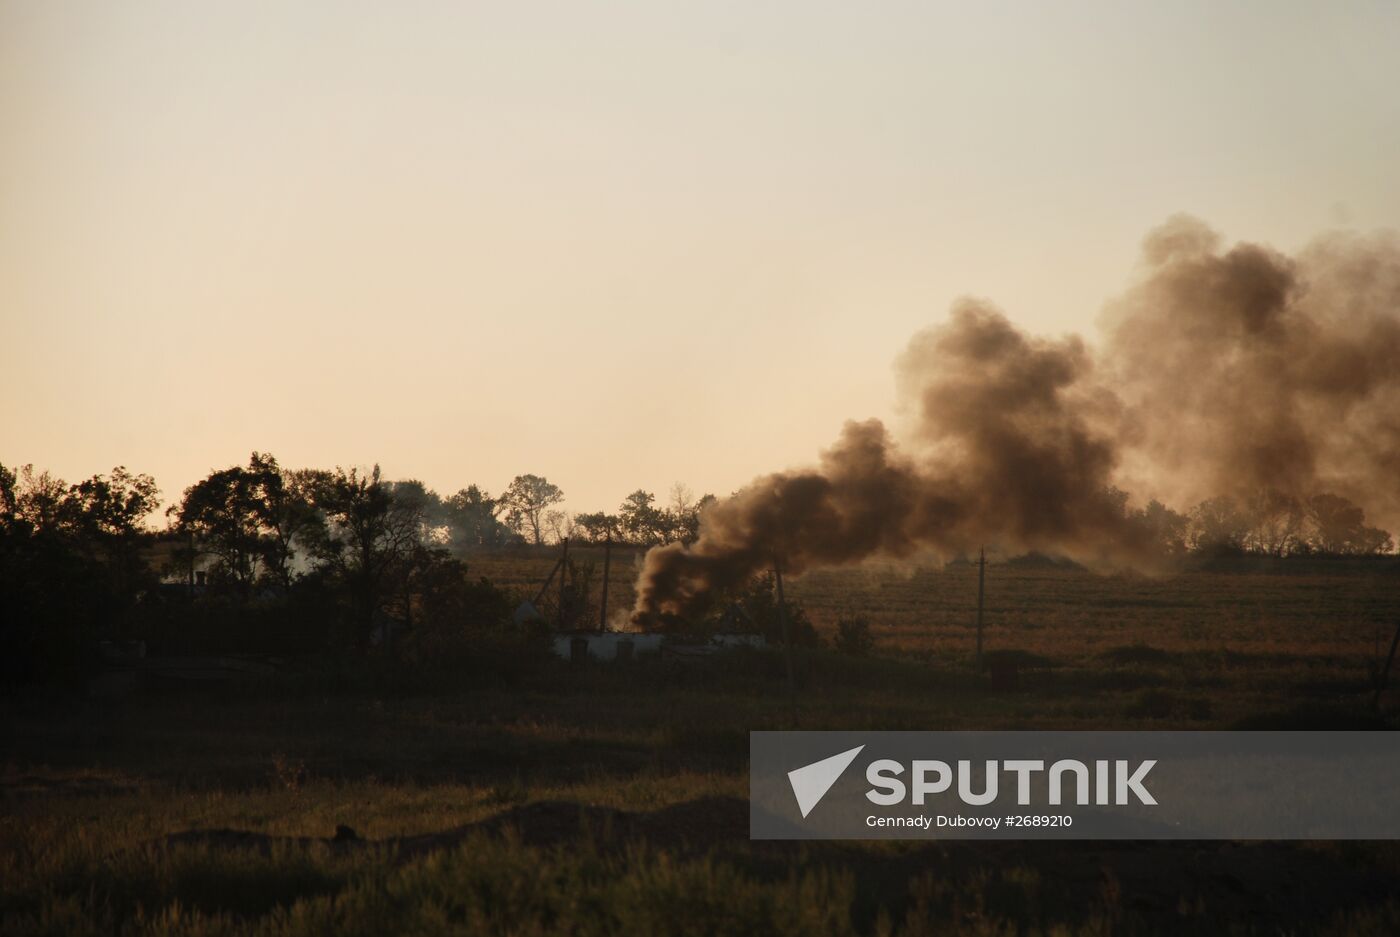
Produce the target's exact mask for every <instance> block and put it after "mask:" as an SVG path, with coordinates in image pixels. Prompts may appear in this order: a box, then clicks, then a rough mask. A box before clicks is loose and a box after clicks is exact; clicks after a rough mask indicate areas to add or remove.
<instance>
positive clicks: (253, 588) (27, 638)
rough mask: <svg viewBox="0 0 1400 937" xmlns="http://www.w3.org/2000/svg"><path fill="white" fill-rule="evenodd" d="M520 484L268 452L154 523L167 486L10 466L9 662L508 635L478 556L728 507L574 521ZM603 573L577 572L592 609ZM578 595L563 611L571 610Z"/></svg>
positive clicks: (648, 507) (606, 534)
mask: <svg viewBox="0 0 1400 937" xmlns="http://www.w3.org/2000/svg"><path fill="white" fill-rule="evenodd" d="M563 497H564V495H563V491H562V490H560V489H559V487H558V486H556V485H554V484H552V483H551V482H549V481H548V479H546V478H544V477H542V476H538V475H531V474H524V475H519V476H517V477H516V478H515V479H513V480H512V481H511V483H510V485H509V486H507V487H506V489H505V490H503V491H502V492H501V493H500V494H499V495H496V496H492V495H491V494H490V493H489V492H487V491H485V490H484V489H482V488H480V487H479V486H477V485H470V486H468V487H466V488H463V489H461V490H459V491H457V492H456V493H455V494H453V495H450V496H447V497H442V496H440V495H438V494H437V493H436V492H434V491H433V490H431V489H430V488H428V487H427V486H426V485H424V484H423V483H422V482H420V481H416V480H406V481H390V480H387V479H385V478H383V477H382V475H381V472H380V470H379V467H378V466H374V467H372V468H370V469H368V470H364V469H358V468H349V469H345V468H340V467H337V468H334V469H287V468H284V467H283V466H281V465H280V464H279V462H278V461H277V459H276V458H275V457H273V456H272V455H270V454H267V453H261V452H254V453H252V454H251V455H250V457H249V459H248V461H247V463H246V464H243V465H233V466H229V467H227V468H223V469H218V470H214V471H211V472H210V473H209V474H208V475H207V476H206V477H204V478H202V479H200V480H199V481H198V482H196V483H195V484H193V485H191V486H190V487H188V488H186V489H185V490H184V492H183V494H182V495H181V496H180V498H179V499H178V500H176V501H175V502H174V503H173V504H171V505H170V506H169V508H168V509H167V510H166V512H165V523H164V524H163V525H160V524H159V523H153V518H154V517H155V516H156V514H157V511H158V509H159V507H160V504H161V493H160V490H159V488H158V487H157V485H156V482H155V479H153V478H152V477H151V476H150V475H146V474H141V473H135V472H131V471H129V470H127V469H126V468H124V467H118V468H116V469H113V470H112V472H110V473H109V474H106V475H94V476H93V477H91V478H89V479H86V480H84V481H81V482H78V483H76V484H69V483H67V482H65V481H63V480H62V479H59V478H56V477H55V476H53V475H51V474H50V473H48V472H46V471H39V470H36V469H35V468H34V466H32V465H25V466H22V467H20V468H18V469H11V468H7V467H5V466H3V465H0V620H3V622H4V624H3V626H0V655H3V657H4V663H3V665H0V666H3V667H4V669H5V670H6V671H8V672H9V673H10V674H11V676H15V677H23V676H24V675H25V674H28V675H29V676H31V677H33V676H36V675H39V674H40V673H41V672H42V673H44V674H50V675H51V674H52V673H54V672H59V671H75V670H76V669H79V665H80V663H81V661H80V658H81V657H82V655H83V653H85V652H84V649H90V648H91V647H92V646H93V645H95V644H96V643H97V642H99V641H102V640H108V641H122V640H156V641H157V642H158V643H161V642H163V643H165V644H167V645H169V646H176V645H178V646H179V647H181V648H184V649H187V650H201V651H202V650H211V649H223V650H239V649H243V650H248V649H252V648H263V649H265V648H268V647H276V648H281V649H285V650H316V649H324V648H326V647H338V648H341V649H351V648H356V647H359V648H364V647H367V646H369V645H370V644H372V643H374V642H376V641H381V642H384V641H388V640H390V639H391V637H392V635H393V634H395V633H397V632H398V631H400V630H403V631H411V630H414V629H418V630H420V631H429V632H430V631H432V630H433V629H434V628H438V629H443V630H454V629H455V630H457V631H460V630H461V628H462V627H464V626H465V627H467V628H472V627H486V626H489V625H495V624H499V623H501V622H502V621H504V620H506V619H507V618H508V616H509V614H510V611H511V608H512V604H513V602H514V601H515V599H514V598H511V597H508V596H506V595H505V594H504V593H502V592H501V591H500V590H499V589H497V588H496V587H495V586H493V585H492V584H491V583H490V582H488V581H486V580H484V579H481V578H476V579H473V578H472V577H470V576H469V575H468V573H467V565H466V562H465V558H466V557H469V556H470V554H471V553H472V552H474V551H479V550H484V549H493V548H502V547H509V546H512V545H517V544H544V543H548V542H551V541H557V540H559V539H562V538H564V537H575V538H578V539H582V540H596V541H603V540H606V539H608V538H611V539H612V540H613V542H616V543H624V544H625V543H633V544H641V545H646V544H652V543H659V542H664V541H666V540H669V539H687V540H690V539H694V537H695V536H697V535H698V530H699V513H700V511H701V510H702V509H703V507H704V505H705V504H707V503H708V501H710V500H712V499H710V498H708V497H707V498H704V499H699V500H698V501H697V500H695V499H692V498H691V497H690V496H689V493H688V491H687V490H686V489H684V487H683V486H677V487H676V489H675V490H674V491H673V493H672V501H671V504H670V505H668V506H666V507H664V508H663V507H659V506H657V504H656V499H655V497H654V496H653V495H651V494H650V493H648V492H645V491H637V492H634V493H633V494H631V495H629V496H628V497H627V499H625V500H624V501H623V503H622V505H621V506H620V507H619V509H618V511H617V512H615V513H599V514H596V515H593V514H582V515H567V514H564V513H563V512H562V511H559V510H558V509H557V506H558V505H559V504H561V503H562V501H563ZM586 573H587V570H580V569H578V568H576V567H570V569H569V570H566V572H565V574H564V575H565V578H566V580H567V582H566V589H565V592H564V595H565V596H569V595H572V592H571V591H570V590H573V592H579V593H580V595H579V596H577V597H576V598H577V599H578V601H577V602H576V603H574V604H576V605H579V606H582V605H583V604H585V603H584V601H583V596H582V592H583V590H586V589H587V588H588V582H587V579H588V577H587V575H586ZM561 601H562V600H561Z"/></svg>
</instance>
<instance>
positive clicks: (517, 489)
mask: <svg viewBox="0 0 1400 937" xmlns="http://www.w3.org/2000/svg"><path fill="white" fill-rule="evenodd" d="M563 500H564V492H563V491H561V490H560V489H559V486H558V485H552V484H550V483H549V481H548V480H547V479H545V478H543V477H541V476H539V475H517V476H515V478H514V480H512V481H511V483H510V486H509V487H508V488H506V490H505V492H504V493H502V495H501V502H502V503H503V504H505V506H506V523H508V524H510V526H511V527H512V528H513V529H514V530H515V531H516V532H517V533H519V534H520V535H521V536H522V537H523V536H526V535H527V534H528V535H529V537H530V538H531V540H532V542H533V543H535V544H536V545H538V544H541V543H544V513H545V511H546V510H548V509H549V508H551V507H553V506H554V505H556V504H558V503H559V502H561V501H563Z"/></svg>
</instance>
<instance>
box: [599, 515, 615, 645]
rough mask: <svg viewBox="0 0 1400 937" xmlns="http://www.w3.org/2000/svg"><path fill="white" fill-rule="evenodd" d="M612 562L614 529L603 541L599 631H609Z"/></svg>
mask: <svg viewBox="0 0 1400 937" xmlns="http://www.w3.org/2000/svg"><path fill="white" fill-rule="evenodd" d="M611 560H612V527H609V528H608V535H607V539H605V540H604V541H603V605H602V608H600V609H599V610H598V630H599V631H607V630H608V564H609V562H610V561H611Z"/></svg>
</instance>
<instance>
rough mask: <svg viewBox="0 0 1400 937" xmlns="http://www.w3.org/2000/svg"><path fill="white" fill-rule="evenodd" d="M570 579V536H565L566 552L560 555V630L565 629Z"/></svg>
mask: <svg viewBox="0 0 1400 937" xmlns="http://www.w3.org/2000/svg"><path fill="white" fill-rule="evenodd" d="M568 581H569V538H568V537H565V538H564V552H563V553H562V554H561V555H560V557H559V630H560V631H563V630H564V586H565V584H566V583H568Z"/></svg>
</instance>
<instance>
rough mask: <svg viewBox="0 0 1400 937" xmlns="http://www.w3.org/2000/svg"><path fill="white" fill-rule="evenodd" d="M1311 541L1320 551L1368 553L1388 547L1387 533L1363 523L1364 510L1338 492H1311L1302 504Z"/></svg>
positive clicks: (1364, 520)
mask: <svg viewBox="0 0 1400 937" xmlns="http://www.w3.org/2000/svg"><path fill="white" fill-rule="evenodd" d="M1304 513H1305V514H1306V517H1307V520H1308V523H1309V525H1310V526H1311V528H1312V534H1313V537H1312V542H1313V545H1314V546H1315V547H1316V548H1317V549H1318V550H1319V551H1320V552H1322V553H1337V554H1342V553H1350V554H1369V553H1383V552H1385V551H1387V550H1389V549H1390V546H1391V539H1390V534H1389V533H1387V532H1386V531H1384V530H1381V529H1379V528H1376V527H1367V526H1366V514H1365V512H1364V511H1362V509H1361V508H1360V507H1358V506H1357V505H1355V504H1353V503H1352V502H1350V501H1348V500H1347V499H1346V498H1343V497H1342V496H1340V495H1334V494H1330V493H1323V494H1318V495H1314V496H1312V497H1311V498H1309V499H1308V500H1307V502H1306V503H1305V505H1304Z"/></svg>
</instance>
